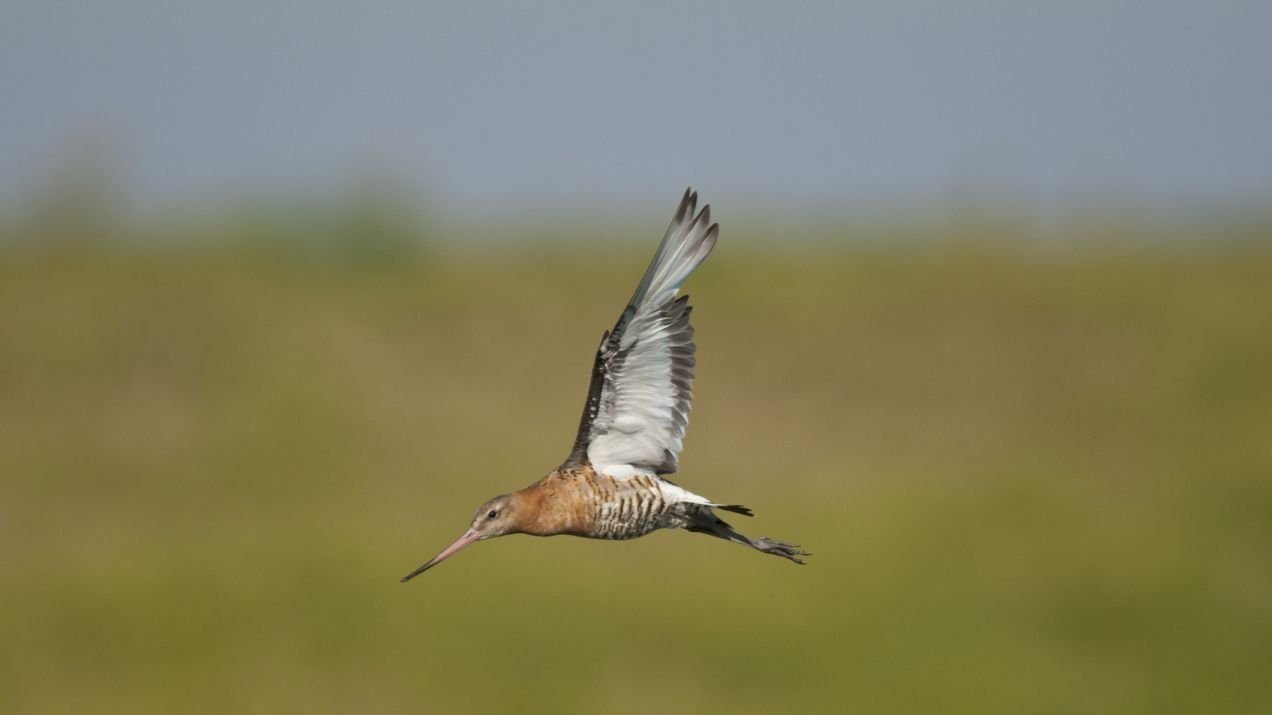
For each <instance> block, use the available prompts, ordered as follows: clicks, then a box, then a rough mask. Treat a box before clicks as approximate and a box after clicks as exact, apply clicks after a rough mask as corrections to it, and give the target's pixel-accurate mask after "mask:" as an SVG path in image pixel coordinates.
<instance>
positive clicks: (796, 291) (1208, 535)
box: [0, 233, 1272, 713]
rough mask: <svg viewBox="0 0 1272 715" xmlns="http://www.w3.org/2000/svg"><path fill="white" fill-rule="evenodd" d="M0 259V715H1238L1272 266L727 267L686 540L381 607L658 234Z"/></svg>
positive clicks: (947, 254) (701, 408)
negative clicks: (791, 548) (731, 533)
mask: <svg viewBox="0 0 1272 715" xmlns="http://www.w3.org/2000/svg"><path fill="white" fill-rule="evenodd" d="M647 238H649V239H650V240H648V241H644V242H640V243H639V244H633V243H631V242H628V241H614V242H607V241H599V240H592V241H590V242H588V243H587V244H586V246H585V247H584V245H583V244H582V243H580V244H579V248H578V249H577V250H572V249H570V248H569V247H567V246H563V245H556V246H552V247H544V248H541V249H539V250H531V249H524V248H517V249H508V250H500V249H498V248H497V247H494V246H487V247H486V248H483V249H480V250H467V251H465V250H455V249H452V250H440V249H435V250H432V251H424V252H412V251H406V252H402V253H400V254H392V253H391V254H390V255H386V256H381V257H379V258H376V259H374V260H357V259H350V258H349V257H348V256H345V257H343V258H342V257H340V256H336V257H332V256H313V255H305V254H304V253H303V252H299V253H297V252H289V251H288V250H284V249H280V250H260V251H257V250H252V249H245V248H242V247H238V248H234V247H229V246H225V245H222V244H219V243H217V242H215V241H212V242H205V243H200V244H197V245H187V246H186V247H185V248H180V249H173V248H166V249H165V248H159V247H155V246H151V247H137V246H133V247H113V248H112V247H108V246H102V245H94V244H71V245H69V246H66V247H63V248H60V249H45V248H39V247H35V248H33V247H32V246H31V245H29V244H20V245H19V244H14V245H10V246H8V247H5V248H0V539H2V540H3V544H4V546H3V548H0V559H2V562H0V565H2V566H3V571H4V575H3V577H2V580H0V711H4V712H14V713H18V712H22V713H27V712H82V713H94V712H116V713H118V712H128V713H142V712H217V713H223V712H244V713H255V712H259V713H278V712H302V711H319V712H403V711H414V712H439V713H444V712H495V711H502V712H545V713H548V712H550V713H594V712H607V713H638V712H663V713H701V712H725V711H728V712H736V713H774V712H836V713H837V712H927V713H931V712H970V713H986V712H1011V713H1015V712H1030V713H1046V712H1055V713H1073V712H1082V713H1094V712H1108V713H1128V712H1151V713H1161V712H1234V713H1249V712H1267V711H1269V710H1272V680H1269V678H1268V673H1269V672H1270V666H1272V250H1269V245H1272V244H1270V243H1269V242H1267V241H1252V242H1246V243H1242V244H1237V245H1233V244H1223V245H1222V246H1220V245H1218V244H1206V243H1197V244H1187V245H1173V246H1170V247H1167V248H1162V249H1158V250H1150V249H1147V248H1145V247H1143V246H1141V247H1139V248H1135V247H1130V246H1126V245H1123V246H1122V247H1121V248H1101V247H1099V245H1098V244H1099V241H1096V240H1092V241H1078V242H1077V243H1076V244H1074V245H1077V246H1081V247H1070V248H1069V249H1064V250H1033V249H1026V248H1021V247H1018V246H1017V247H1013V244H1011V243H1010V242H1006V243H1004V244H1003V245H998V246H994V245H983V244H982V245H970V244H966V243H963V242H960V241H946V242H941V241H936V242H931V243H929V242H917V243H915V242H912V243H907V244H906V245H905V246H904V247H902V248H892V249H890V248H888V247H887V246H886V245H883V244H880V243H875V244H871V245H858V246H857V247H856V248H845V247H843V246H842V245H840V246H839V247H836V246H834V245H833V244H832V243H829V242H827V243H823V244H822V245H821V246H820V247H818V248H814V249H808V250H805V251H800V252H792V253H791V254H789V255H787V254H782V253H775V252H772V251H765V252H762V251H760V250H759V249H758V248H757V247H756V246H755V245H754V244H753V243H748V242H737V243H734V244H730V243H729V242H728V241H729V236H728V234H727V233H726V235H725V240H724V242H723V243H722V244H721V246H720V250H719V251H718V252H717V255H716V256H714V257H713V258H712V260H711V261H710V262H709V263H708V264H707V266H706V268H705V269H704V271H703V272H702V273H701V274H700V275H698V276H696V277H695V278H694V279H693V281H692V282H691V283H690V286H689V288H690V291H689V292H690V293H691V294H692V295H693V297H694V304H695V305H696V306H697V312H696V313H695V319H696V324H697V327H698V336H699V346H700V349H699V379H698V382H697V385H696V395H697V400H696V403H695V409H694V413H693V421H692V424H691V426H690V430H689V434H688V438H687V442H686V445H687V446H686V451H685V453H684V455H683V460H682V467H683V471H682V473H681V475H680V477H679V478H678V481H679V482H680V483H681V484H683V485H684V486H686V487H688V488H690V489H692V490H694V491H696V492H699V493H702V494H705V495H708V496H710V497H712V498H716V499H719V500H722V501H726V502H737V503H741V504H746V505H748V506H751V507H752V508H754V509H755V511H756V514H757V516H756V517H755V519H753V520H746V519H743V518H741V517H739V518H738V519H737V520H735V521H737V522H739V523H738V525H739V527H744V528H743V530H744V531H745V532H746V533H749V534H751V535H754V536H761V535H769V536H774V537H778V538H783V539H790V540H793V541H797V542H800V543H802V544H803V545H804V546H805V547H806V548H808V549H809V550H810V551H812V552H814V554H815V555H814V556H813V557H812V558H811V559H810V565H808V566H807V567H803V568H801V567H797V566H794V565H792V564H790V563H788V562H785V561H782V560H779V559H775V558H770V557H766V556H762V555H759V554H756V553H754V552H751V551H748V550H745V549H741V548H737V547H735V546H732V545H729V544H725V543H722V542H719V541H716V540H712V539H707V538H704V537H701V536H695V535H691V534H687V533H683V532H678V533H670V532H664V533H658V534H654V535H652V536H649V537H647V538H644V539H640V540H637V541H633V542H625V543H607V542H592V541H587V540H581V539H570V538H564V537H563V538H556V539H533V538H530V537H513V538H507V539H500V540H496V541H493V542H489V543H485V544H481V545H478V546H476V547H473V548H472V549H470V550H469V551H467V552H465V553H463V554H461V555H460V556H458V557H456V558H454V559H452V560H451V561H449V562H447V563H446V564H444V565H442V566H441V567H439V568H437V569H436V570H434V571H431V572H429V573H428V574H426V575H425V576H424V577H421V578H420V579H417V580H415V581H413V582H411V583H410V584H408V585H401V584H399V583H398V582H397V579H398V578H399V577H400V576H401V575H403V574H404V573H406V572H407V571H409V570H410V569H412V568H413V567H415V566H417V565H418V564H420V563H421V562H422V561H423V560H425V559H427V558H428V557H430V556H432V555H433V554H435V553H436V552H437V551H438V550H439V549H440V548H441V547H443V546H445V545H446V544H448V543H449V542H450V541H451V540H452V539H453V538H454V537H456V536H458V535H459V534H460V533H461V532H462V530H463V529H464V528H465V527H466V525H467V522H468V520H469V518H470V516H471V513H472V509H474V508H475V507H476V506H477V505H478V504H479V503H480V502H482V501H483V500H485V499H486V498H488V497H490V496H493V495H495V494H498V493H501V492H504V491H509V490H511V489H513V488H517V487H520V486H523V485H525V484H527V483H529V482H531V481H533V480H535V479H537V478H538V477H539V476H541V475H542V474H543V473H545V472H546V471H547V470H549V469H551V468H552V467H554V466H555V465H556V464H557V463H558V462H559V461H560V460H561V459H562V458H563V457H564V456H565V454H566V453H567V451H568V449H569V446H570V443H571V440H572V438H573V429H574V427H575V425H576V423H577V419H578V412H579V410H580V409H581V407H582V402H583V397H584V391H585V388H586V383H587V377H588V370H589V366H590V360H591V356H592V353H593V350H594V349H595V344H596V340H597V339H598V338H599V336H600V334H601V331H602V330H603V329H604V328H606V327H608V326H609V325H610V324H611V322H612V321H613V319H614V318H615V317H616V315H617V311H618V310H619V308H620V307H621V305H622V303H623V301H624V300H625V299H626V298H627V297H628V295H629V294H630V291H631V289H632V288H633V286H634V285H635V282H636V280H637V278H638V277H639V274H640V271H641V270H643V268H644V263H645V261H646V260H647V253H648V252H651V251H652V250H653V243H652V240H653V239H654V238H656V236H651V237H647Z"/></svg>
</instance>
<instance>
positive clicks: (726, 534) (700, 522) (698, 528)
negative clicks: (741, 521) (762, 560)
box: [685, 504, 811, 564]
mask: <svg viewBox="0 0 1272 715" xmlns="http://www.w3.org/2000/svg"><path fill="white" fill-rule="evenodd" d="M714 508H716V509H727V510H728V511H732V512H736V513H738V514H746V515H747V516H751V510H750V509H747V508H746V507H744V506H738V505H736V504H730V505H729V506H718V507H714ZM690 516H691V517H692V518H693V521H692V522H690V524H689V525H688V526H686V527H685V529H688V530H689V531H692V532H694V533H697V534H707V535H709V536H714V537H716V538H717V539H724V540H725V541H732V542H733V543H735V544H742V545H743V546H750V547H751V548H753V549H755V550H756V551H763V552H764V553H766V554H773V555H774V556H781V557H782V558H784V559H790V560H791V561H794V562H795V563H797V564H802V563H804V560H803V559H801V558H800V557H801V556H810V555H811V554H809V553H808V552H807V551H801V550H800V548H799V544H792V543H790V542H787V541H778V540H777V539H770V538H768V537H767V536H765V537H763V538H760V539H751V538H748V537H746V536H743V535H742V534H740V533H738V532H737V531H735V530H734V529H733V527H732V526H729V524H728V523H727V522H725V521H724V520H723V519H721V518H720V517H718V516H716V515H715V514H713V513H711V509H708V508H706V507H700V508H698V509H695V510H694V511H692V512H690Z"/></svg>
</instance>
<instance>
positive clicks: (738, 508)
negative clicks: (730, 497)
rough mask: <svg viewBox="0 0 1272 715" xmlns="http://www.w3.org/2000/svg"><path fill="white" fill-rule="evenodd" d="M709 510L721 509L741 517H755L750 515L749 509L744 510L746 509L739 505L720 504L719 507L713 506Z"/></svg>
mask: <svg viewBox="0 0 1272 715" xmlns="http://www.w3.org/2000/svg"><path fill="white" fill-rule="evenodd" d="M711 508H712V509H723V510H725V511H731V512H733V513H734V514H741V515H742V516H755V514H752V513H751V510H750V509H748V508H746V507H744V506H742V505H741V504H721V505H719V506H714V507H711Z"/></svg>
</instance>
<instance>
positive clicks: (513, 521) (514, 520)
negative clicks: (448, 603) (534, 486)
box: [402, 494, 522, 582]
mask: <svg viewBox="0 0 1272 715" xmlns="http://www.w3.org/2000/svg"><path fill="white" fill-rule="evenodd" d="M518 496H519V495H517V494H501V495H499V496H497V497H495V498H494V499H491V500H490V501H488V502H486V503H485V504H482V505H481V506H479V507H477V513H475V514H473V523H472V524H471V525H470V526H469V527H468V531H465V532H464V535H463V536H461V537H459V538H458V539H456V540H455V543H453V544H451V545H450V546H447V547H446V548H445V549H444V550H442V553H440V554H438V555H437V556H434V557H433V558H432V560H430V561H429V562H428V563H426V564H424V565H423V566H421V567H419V568H417V569H415V570H414V571H412V572H411V573H409V574H407V575H406V576H404V577H403V578H402V581H403V582H406V581H410V580H411V579H413V578H415V577H416V576H419V575H420V574H422V573H424V572H425V571H427V570H429V569H431V568H433V567H434V566H436V565H437V564H440V563H441V562H443V561H445V560H446V559H448V558H450V557H451V556H452V555H453V554H455V553H456V552H458V551H459V550H460V549H462V548H464V547H465V546H468V545H469V544H471V543H473V542H476V541H481V540H483V539H493V538H495V537H496V536H503V535H504V534H515V533H517V532H518V531H519V529H518V525H519V524H520V522H521V517H522V514H521V511H522V510H521V509H520V506H521V501H522V500H521V499H519V498H518Z"/></svg>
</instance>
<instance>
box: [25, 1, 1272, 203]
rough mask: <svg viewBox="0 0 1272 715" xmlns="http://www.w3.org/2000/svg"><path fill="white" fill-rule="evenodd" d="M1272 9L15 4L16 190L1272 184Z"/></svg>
mask: <svg viewBox="0 0 1272 715" xmlns="http://www.w3.org/2000/svg"><path fill="white" fill-rule="evenodd" d="M1270 33H1272V3H1268V2H1248V3H1242V2H1211V3H1199V2H1185V1H1182V0H1159V1H1157V2H1118V1H1116V0H1113V1H1109V2H1050V3H1041V2H1019V1H1014V2H1009V1H1003V2H983V1H976V2H962V3H951V2H945V1H944V0H932V1H928V0H924V1H921V2H877V3H869V4H862V3H779V2H772V1H766V2H761V1H752V0H748V1H745V2H709V3H707V2H699V3H683V2H675V3H672V2H642V3H624V4H615V3H601V2H572V3H564V2H559V3H522V2H480V3H476V2H473V3H469V2H453V3H449V2H448V3H435V2H420V1H418V0H391V1H388V2H362V3H337V2H331V1H330V0H315V1H312V2H307V3H297V2H281V1H279V0H250V1H249V0H222V1H221V2H215V3H194V2H171V1H168V0H115V1H114V2H104V1H96V2H94V1H91V0H85V1H83V2H59V1H56V0H19V1H17V2H12V1H10V2H7V3H5V6H4V9H3V10H0V103H2V105H3V108H2V113H0V157H3V161H0V201H4V202H6V203H9V202H13V201H21V200H22V197H23V196H24V195H26V194H27V193H28V192H29V191H31V187H33V186H38V185H39V184H40V182H41V181H46V180H47V177H48V176H49V175H50V174H51V173H52V172H55V171H56V167H57V166H58V164H59V162H63V161H65V157H66V155H67V154H68V152H71V153H73V152H74V151H75V149H74V148H75V147H76V146H78V145H79V144H80V143H83V142H90V143H92V142H96V143H99V144H100V143H105V144H109V145H110V146H111V147H113V152H114V154H115V155H116V156H117V157H118V158H119V163H120V166H121V167H122V171H121V177H122V178H123V179H125V185H126V189H127V193H128V194H130V195H131V196H133V197H134V198H135V199H136V200H137V201H139V202H141V203H142V205H146V204H148V203H158V204H163V203H166V202H169V201H178V202H181V201H192V200H200V199H202V198H206V197H209V196H226V195H229V196H233V195H235V194H242V193H251V192H253V191H257V190H259V189H261V188H262V187H275V188H276V187H284V188H288V189H298V190H312V189H315V188H316V189H320V190H321V189H323V188H324V187H329V186H338V185H340V183H341V182H345V181H348V180H349V177H350V176H357V175H359V174H360V173H368V172H369V173H382V174H385V175H388V176H392V177H397V178H399V179H401V180H403V181H404V182H405V183H406V184H407V185H410V186H413V187H417V188H418V189H419V190H420V191H421V192H422V193H427V194H428V195H429V196H432V197H433V199H434V201H436V202H438V203H439V204H440V205H443V206H446V207H450V208H452V210H457V211H463V212H470V211H472V212H480V211H499V210H506V207H509V206H527V205H533V204H535V203H536V202H540V203H547V204H553V205H560V204H564V203H565V202H569V201H578V200H580V199H581V198H583V199H587V200H591V201H597V202H601V203H608V202H636V203H637V204H639V205H644V204H645V203H646V202H655V201H656V202H658V203H657V205H658V206H662V205H664V204H666V203H667V202H668V201H674V199H675V198H676V196H677V195H678V193H679V192H680V190H681V189H682V188H683V187H684V186H685V185H686V184H689V183H693V184H694V185H695V186H699V187H701V188H702V189H703V190H705V191H707V192H708V195H709V196H711V197H712V198H713V199H714V198H715V197H718V196H723V195H727V196H730V197H734V198H737V199H746V200H750V201H757V202H770V203H772V204H778V205H786V206H791V205H801V204H813V205H835V204H839V203H841V202H842V203H854V204H860V203H869V202H896V201H900V202H908V201H916V200H917V201H930V200H933V199H935V200H938V201H941V200H946V199H948V198H949V197H951V196H955V197H957V196H959V195H962V194H965V193H970V194H972V195H974V196H977V197H985V196H989V197H993V198H1005V199H1008V200H1013V201H1023V202H1025V203H1033V204H1048V203H1055V202H1067V201H1073V200H1077V201H1086V200H1104V199H1114V200H1117V199H1127V200H1132V201H1135V202H1141V203H1148V204H1153V205H1164V206H1170V205H1179V204H1192V203H1197V204H1201V205H1206V204H1210V203H1214V202H1220V203H1231V202H1246V203H1254V202H1258V201H1259V200H1260V199H1263V198H1265V197H1269V196H1272V129H1270V128H1272V41H1270V40H1269V38H1270V37H1272V34H1270Z"/></svg>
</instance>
